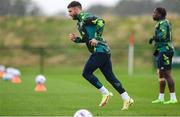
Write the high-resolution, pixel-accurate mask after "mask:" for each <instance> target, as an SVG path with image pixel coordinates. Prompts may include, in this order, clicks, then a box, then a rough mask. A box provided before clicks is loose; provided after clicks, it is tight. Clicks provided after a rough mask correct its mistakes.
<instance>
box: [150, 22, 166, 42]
mask: <svg viewBox="0 0 180 117" xmlns="http://www.w3.org/2000/svg"><path fill="white" fill-rule="evenodd" d="M167 28H168V27H167V25H166V24H165V23H162V24H160V25H159V27H158V33H157V34H156V35H154V36H153V37H152V38H151V39H150V40H149V43H150V44H152V42H153V41H155V42H166V37H167V30H168V29H167Z"/></svg>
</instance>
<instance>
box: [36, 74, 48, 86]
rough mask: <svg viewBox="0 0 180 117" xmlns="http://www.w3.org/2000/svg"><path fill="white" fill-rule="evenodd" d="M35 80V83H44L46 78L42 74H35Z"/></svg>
mask: <svg viewBox="0 0 180 117" xmlns="http://www.w3.org/2000/svg"><path fill="white" fill-rule="evenodd" d="M35 81H36V83H37V84H44V83H45V81H46V78H45V77H44V76H43V75H38V76H36V78H35Z"/></svg>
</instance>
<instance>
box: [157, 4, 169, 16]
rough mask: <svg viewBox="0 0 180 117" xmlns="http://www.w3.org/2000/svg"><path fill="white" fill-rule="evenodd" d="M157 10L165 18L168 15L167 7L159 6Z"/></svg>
mask: <svg viewBox="0 0 180 117" xmlns="http://www.w3.org/2000/svg"><path fill="white" fill-rule="evenodd" d="M156 11H157V12H158V13H160V14H161V16H162V17H163V18H165V17H166V15H167V13H166V9H165V8H163V7H157V8H156Z"/></svg>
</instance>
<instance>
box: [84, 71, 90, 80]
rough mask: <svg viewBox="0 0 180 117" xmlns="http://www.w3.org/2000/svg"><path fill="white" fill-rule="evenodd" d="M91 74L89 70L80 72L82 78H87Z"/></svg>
mask: <svg viewBox="0 0 180 117" xmlns="http://www.w3.org/2000/svg"><path fill="white" fill-rule="evenodd" d="M90 75H91V74H90V73H89V72H86V71H83V73H82V76H83V77H84V78H86V79H87V78H88V77H89V76H90Z"/></svg>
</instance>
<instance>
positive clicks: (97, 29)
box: [67, 1, 134, 110]
mask: <svg viewBox="0 0 180 117" xmlns="http://www.w3.org/2000/svg"><path fill="white" fill-rule="evenodd" d="M67 8H68V12H69V16H71V17H72V19H73V20H77V21H78V22H77V26H78V30H79V32H80V35H81V37H78V36H76V34H75V33H71V34H70V35H69V38H70V40H71V41H73V42H75V43H85V44H86V46H87V48H88V50H89V51H90V52H91V56H90V57H89V59H88V61H87V63H86V65H85V67H84V70H83V74H82V75H83V77H84V78H85V79H86V80H87V81H89V82H90V83H91V84H92V85H93V86H95V87H96V88H97V89H98V90H99V91H100V92H101V94H102V101H101V103H100V104H99V106H101V107H103V106H105V105H106V104H107V102H108V100H109V98H110V96H112V93H111V92H109V91H108V90H107V89H106V88H105V87H104V86H103V85H102V83H101V82H100V81H99V80H98V78H97V77H96V76H95V75H94V74H93V72H94V71H95V70H97V69H98V68H99V69H100V70H101V72H102V73H103V75H104V76H105V78H106V80H107V81H108V82H110V83H111V85H112V86H113V87H114V88H115V89H116V90H117V91H118V92H119V94H120V95H121V97H122V99H123V101H124V105H123V107H122V110H128V108H129V106H130V105H131V104H132V103H133V102H134V100H133V99H132V98H130V97H129V95H128V93H127V92H126V91H125V89H124V88H123V87H122V85H121V83H120V81H119V80H118V79H117V78H116V76H115V75H114V73H113V71H112V63H111V52H110V49H109V47H108V45H107V43H106V41H105V40H104V39H103V38H102V33H103V28H104V25H105V21H104V20H103V19H101V18H98V17H96V16H94V15H91V14H89V13H86V12H83V11H82V6H81V3H79V2H77V1H72V2H71V3H70V4H69V5H68V7H67Z"/></svg>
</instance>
